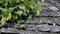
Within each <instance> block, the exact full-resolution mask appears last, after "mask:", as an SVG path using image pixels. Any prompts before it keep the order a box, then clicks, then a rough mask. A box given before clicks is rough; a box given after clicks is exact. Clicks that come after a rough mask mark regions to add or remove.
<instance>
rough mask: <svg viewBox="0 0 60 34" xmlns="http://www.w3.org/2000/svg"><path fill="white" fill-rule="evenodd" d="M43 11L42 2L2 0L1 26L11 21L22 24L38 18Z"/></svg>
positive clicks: (0, 5) (0, 3)
mask: <svg viewBox="0 0 60 34" xmlns="http://www.w3.org/2000/svg"><path fill="white" fill-rule="evenodd" d="M42 2H44V0H42ZM41 11H42V7H41V5H40V2H39V1H36V0H0V24H2V25H4V24H6V23H7V21H9V20H13V21H14V22H17V23H20V24H21V23H23V22H24V20H25V19H31V18H32V17H33V16H34V15H36V16H38V15H39V14H40V12H41Z"/></svg>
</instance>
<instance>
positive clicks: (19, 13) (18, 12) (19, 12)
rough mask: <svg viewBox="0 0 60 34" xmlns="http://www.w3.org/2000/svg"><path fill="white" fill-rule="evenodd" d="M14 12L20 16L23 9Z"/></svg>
mask: <svg viewBox="0 0 60 34" xmlns="http://www.w3.org/2000/svg"><path fill="white" fill-rule="evenodd" d="M15 14H18V15H19V16H21V15H22V14H23V11H21V10H20V11H17V12H15Z"/></svg>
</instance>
